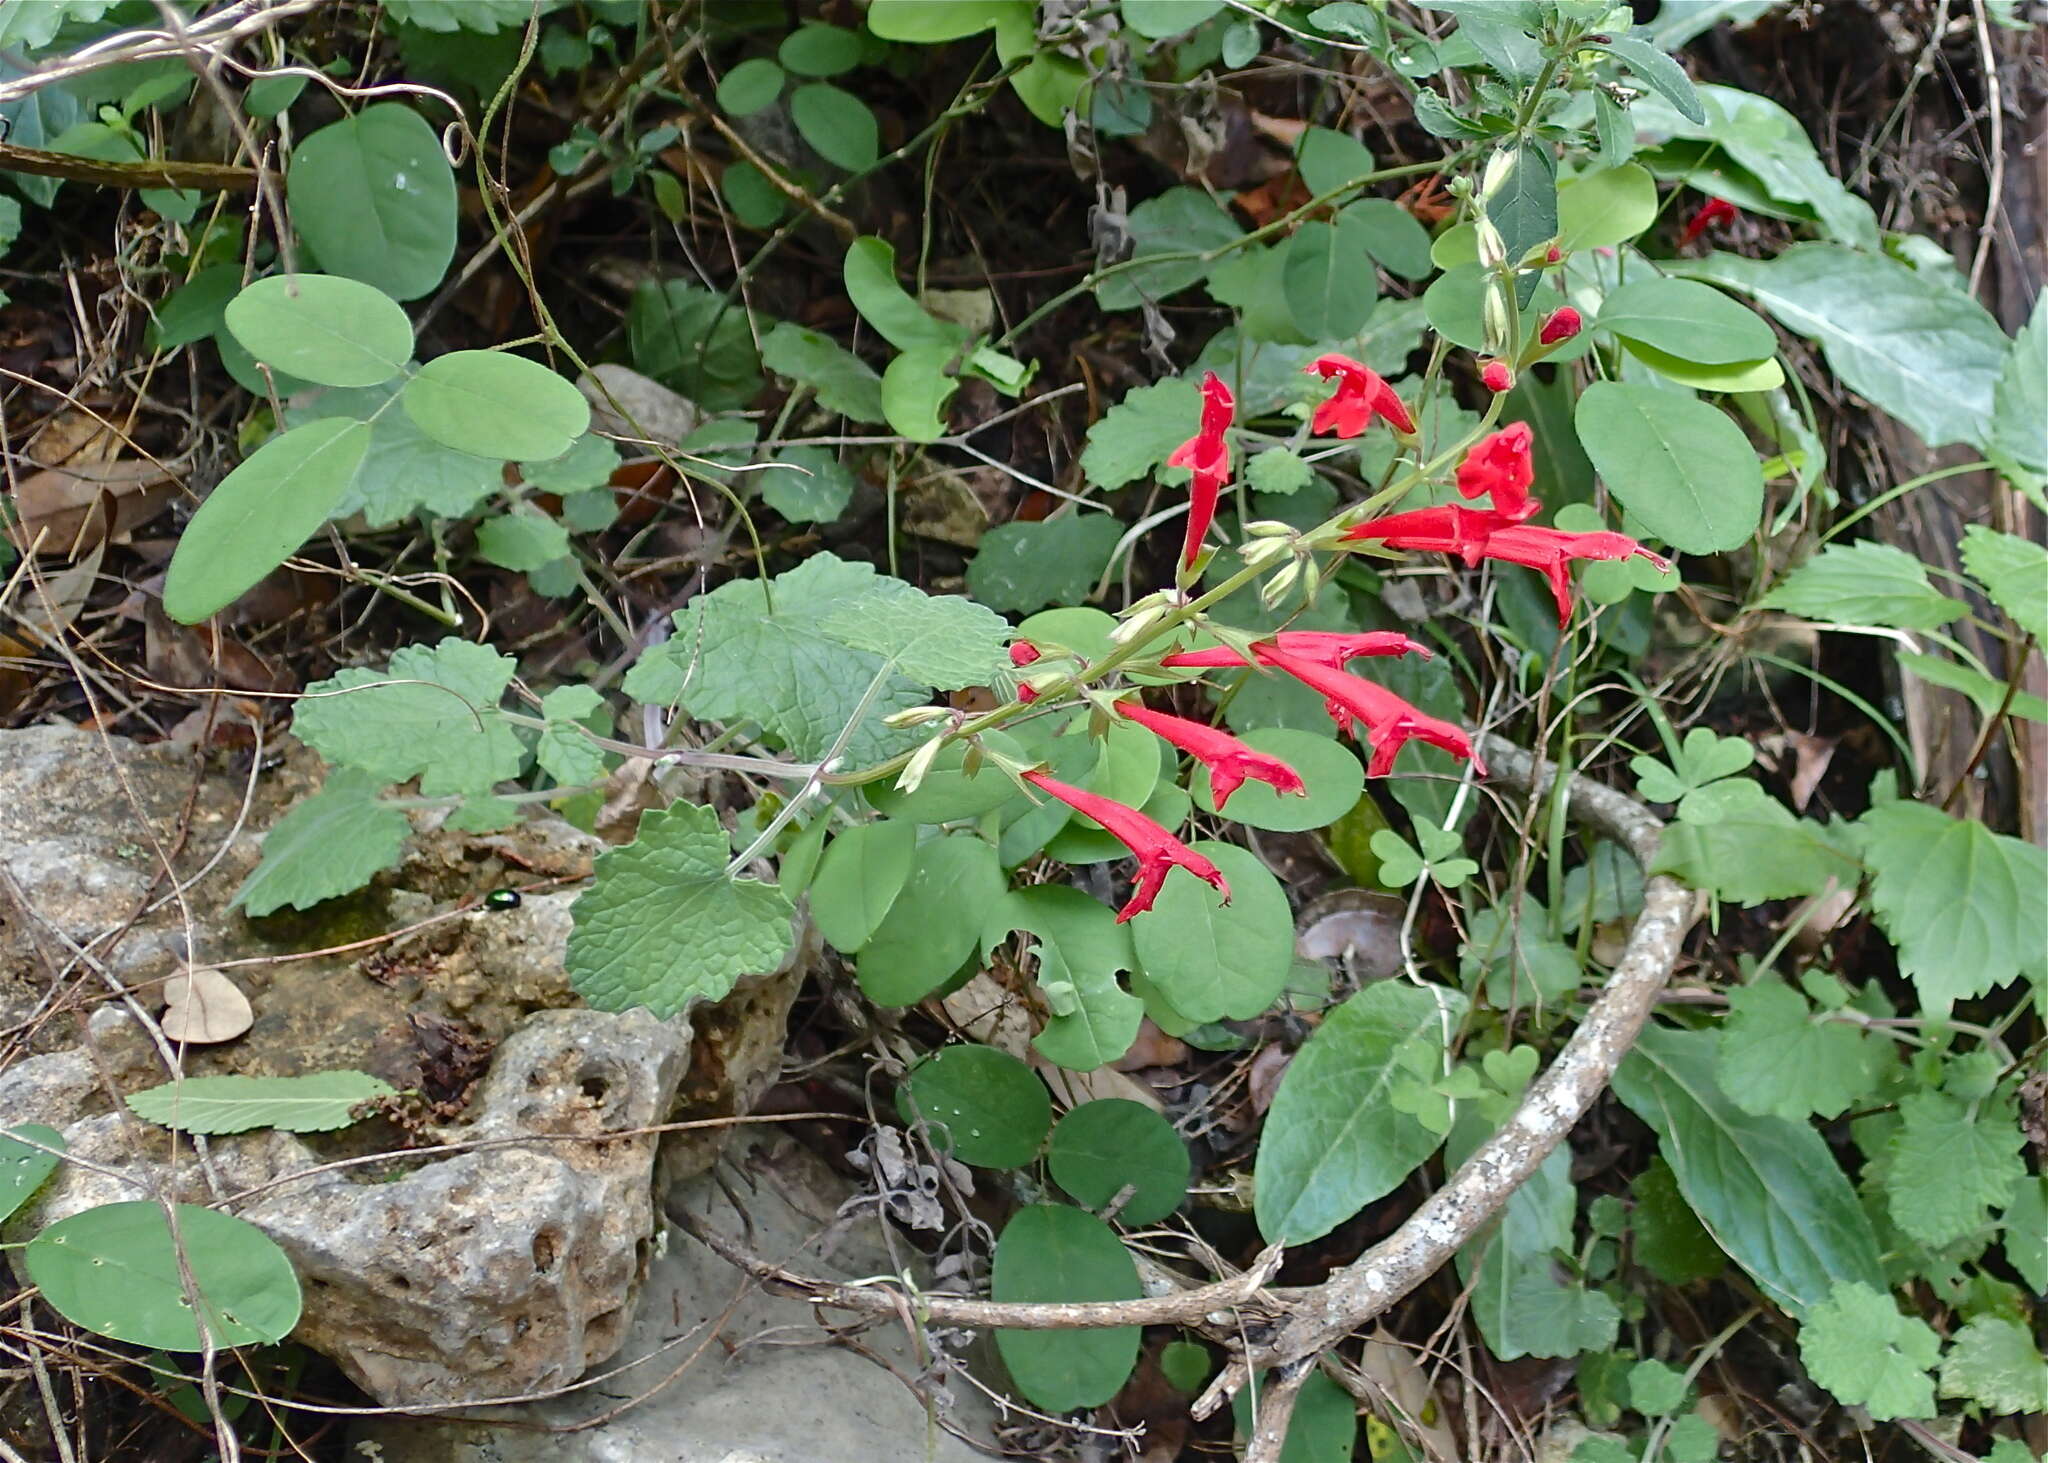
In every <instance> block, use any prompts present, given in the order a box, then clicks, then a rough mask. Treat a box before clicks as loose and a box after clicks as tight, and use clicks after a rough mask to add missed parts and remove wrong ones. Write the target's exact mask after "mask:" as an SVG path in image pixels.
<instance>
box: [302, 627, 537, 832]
mask: <svg viewBox="0 0 2048 1463" xmlns="http://www.w3.org/2000/svg"><path fill="white" fill-rule="evenodd" d="M514 669H515V666H514V663H513V661H512V658H511V657H510V656H507V655H499V654H498V653H497V652H496V651H494V650H491V649H490V648H489V647H487V646H482V645H477V644H474V643H472V642H470V641H467V640H457V639H454V638H452V637H451V638H449V639H446V640H443V641H442V642H441V643H440V644H439V645H435V646H425V645H409V646H407V647H406V648H405V649H403V650H401V651H399V652H398V653H397V654H396V655H394V656H392V657H391V664H390V667H389V668H388V669H386V670H384V671H381V672H380V671H373V670H346V671H342V672H341V673H340V674H339V675H336V676H332V677H330V678H329V679H327V680H324V681H317V682H315V683H314V684H313V685H310V686H308V687H307V688H306V694H305V696H304V697H303V698H301V699H300V701H299V703H298V707H297V710H296V711H295V712H294V714H293V718H292V731H293V732H294V733H295V734H296V735H297V736H298V738H299V740H300V741H302V742H304V743H306V745H308V746H310V747H312V748H313V749H314V750H315V751H316V752H318V753H319V754H320V755H321V756H323V757H325V758H326V759H327V760H328V761H329V762H332V763H334V764H336V765H337V766H341V767H355V768H360V769H361V770H362V771H364V772H366V773H368V774H370V776H372V777H373V778H375V779H376V780H377V781H379V782H381V783H394V782H404V781H406V780H407V779H408V778H413V777H417V778H419V779H420V791H421V792H422V793H424V794H425V795H427V796H428V797H435V796H439V795H442V794H446V793H483V792H489V791H490V790H491V788H492V787H493V786H495V785H496V784H497V783H500V782H502V781H504V780H505V779H506V778H508V777H514V776H517V775H518V772H519V764H520V762H521V761H522V759H523V754H522V750H521V747H520V744H519V738H518V737H517V736H515V735H514V734H513V731H512V728H511V726H510V725H508V724H507V723H506V721H505V719H504V717H503V715H502V714H501V713H500V711H499V707H498V702H499V699H500V698H501V697H503V696H504V694H505V688H506V687H507V686H509V685H511V683H512V674H513V671H514ZM341 692H346V693H347V694H345V695H344V694H335V693H341Z"/></svg>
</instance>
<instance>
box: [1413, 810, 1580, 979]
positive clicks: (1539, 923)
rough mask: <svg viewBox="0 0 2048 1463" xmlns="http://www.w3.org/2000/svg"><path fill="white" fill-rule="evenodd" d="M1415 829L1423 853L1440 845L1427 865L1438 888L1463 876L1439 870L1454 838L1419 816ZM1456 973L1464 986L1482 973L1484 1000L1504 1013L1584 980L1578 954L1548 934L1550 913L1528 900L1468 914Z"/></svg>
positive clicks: (1458, 840)
mask: <svg viewBox="0 0 2048 1463" xmlns="http://www.w3.org/2000/svg"><path fill="white" fill-rule="evenodd" d="M1415 829H1416V833H1417V834H1418V835H1419V836H1420V837H1421V838H1422V840H1423V844H1424V846H1425V847H1428V846H1429V845H1431V844H1432V843H1433V842H1435V841H1436V840H1437V839H1441V840H1442V842H1441V843H1440V844H1438V845H1437V847H1436V849H1435V850H1434V851H1432V853H1431V857H1430V859H1429V861H1428V863H1429V868H1430V872H1431V874H1432V875H1433V876H1435V877H1436V878H1437V881H1438V882H1439V883H1450V882H1451V880H1450V878H1449V877H1448V876H1449V875H1451V874H1454V873H1458V872H1464V871H1462V870H1458V869H1454V868H1445V867H1444V860H1445V857H1446V855H1447V854H1449V853H1454V852H1456V851H1457V850H1458V849H1459V848H1460V847H1461V846H1462V844H1463V842H1464V840H1463V838H1462V837H1461V836H1460V835H1459V834H1456V833H1447V832H1446V830H1444V829H1441V828H1436V827H1433V826H1432V825H1431V824H1430V823H1429V822H1428V821H1427V820H1425V819H1423V818H1422V817H1420V816H1419V815H1418V816H1417V818H1416V825H1415ZM1463 862H1465V863H1466V864H1467V865H1469V864H1470V860H1464V861H1463ZM1473 872H1476V870H1474V871H1473ZM1467 877H1470V874H1469V873H1468V874H1467ZM1459 968H1460V969H1461V971H1462V972H1463V973H1464V975H1465V977H1466V978H1467V979H1468V980H1471V979H1473V978H1475V977H1476V976H1477V975H1478V974H1479V973H1480V972H1481V971H1485V972H1486V994H1487V999H1488V1000H1490V1001H1492V1002H1494V1003H1495V1004H1496V1005H1499V1006H1503V1007H1512V1006H1516V1005H1519V1004H1521V1003H1523V1002H1526V1001H1531V1000H1534V1001H1556V1000H1561V999H1563V998H1564V997H1566V996H1568V995H1570V994H1571V993H1572V992H1573V991H1574V990H1576V989H1578V986H1579V982H1580V981H1581V980H1583V979H1584V978H1585V971H1584V970H1583V969H1582V968H1581V966H1580V963H1579V954H1578V951H1576V950H1574V949H1573V948H1572V947H1571V946H1570V945H1567V944H1565V943H1564V941H1562V940H1560V939H1558V938H1557V936H1556V935H1554V934H1552V933H1551V931H1550V916H1549V913H1548V912H1547V911H1546V910H1545V909H1544V907H1543V903H1542V901H1541V900H1539V899H1537V898H1536V897H1535V896H1534V895H1532V894H1524V895H1522V896H1521V898H1520V899H1516V900H1503V901H1502V902H1501V903H1499V904H1495V905H1490V906H1488V907H1487V908H1485V909H1481V910H1475V911H1474V912H1473V915H1472V922H1471V927H1470V936H1469V938H1468V939H1467V940H1466V943H1465V949H1464V951H1463V952H1462V958H1461V959H1460V962H1459Z"/></svg>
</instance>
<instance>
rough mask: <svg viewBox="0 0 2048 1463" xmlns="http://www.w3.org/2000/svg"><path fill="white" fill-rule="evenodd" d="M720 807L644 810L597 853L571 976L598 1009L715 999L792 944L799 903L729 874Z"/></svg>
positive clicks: (666, 1012) (659, 1009)
mask: <svg viewBox="0 0 2048 1463" xmlns="http://www.w3.org/2000/svg"><path fill="white" fill-rule="evenodd" d="M731 856H732V845H731V842H730V840H729V839H728V838H727V837H726V832H725V827H724V825H723V824H721V823H720V822H719V821H718V814H717V813H716V812H714V811H713V810H712V809H710V808H703V807H698V806H696V805H694V804H691V803H675V804H672V805H671V806H669V807H668V808H665V809H656V810H654V811H652V812H648V813H643V814H642V815H641V817H640V832H639V836H638V837H637V838H635V839H634V840H633V841H632V842H631V843H629V844H627V845H626V846H625V847H623V848H612V849H607V850H606V851H605V852H603V853H601V854H599V855H598V857H597V867H596V870H595V882H593V883H592V884H591V886H590V888H589V889H588V890H587V891H585V892H584V893H583V894H582V895H581V896H580V897H579V898H578V899H577V900H576V904H575V906H574V909H573V914H574V917H575V928H574V929H573V930H571V931H570V934H569V953H568V962H567V963H568V967H569V983H570V984H571V985H572V986H574V987H575V989H576V992H577V994H578V995H580V996H582V997H583V999H584V1000H585V1001H587V1002H589V1003H590V1005H591V1006H593V1007H595V1008H596V1009H597V1010H600V1011H626V1010H631V1009H632V1008H634V1007H636V1006H645V1007H646V1008H647V1009H648V1010H650V1011H652V1012H653V1013H654V1014H655V1015H657V1016H659V1017H661V1018H663V1019H664V1020H666V1019H667V1018H669V1017H671V1016H674V1015H677V1014H678V1013H680V1012H682V1011H685V1010H687V1009H688V1008H689V1007H690V1006H691V1005H693V1004H695V1003H696V1002H698V1001H716V1000H719V999H721V998H722V997H724V996H725V994H726V993H727V992H729V991H730V990H731V989H732V988H733V985H734V983H735V982H736V981H738V980H739V978H740V977H741V976H744V975H760V974H765V973H767V972H769V971H773V970H775V969H776V968H777V967H778V966H780V965H781V963H782V961H783V959H784V957H786V956H787V955H788V954H789V948H790V940H791V932H790V916H791V914H792V913H793V910H792V907H791V905H790V902H789V900H788V899H786V898H784V897H783V894H782V891H781V890H779V889H777V888H776V887H775V886H774V885H773V884H764V883H762V882H761V881H760V880H758V879H739V878H727V877H726V874H725V866H726V862H727V861H728V860H729V859H730V858H731Z"/></svg>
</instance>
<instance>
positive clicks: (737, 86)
mask: <svg viewBox="0 0 2048 1463" xmlns="http://www.w3.org/2000/svg"><path fill="white" fill-rule="evenodd" d="M792 39H794V38H793V37H792ZM782 82H783V75H782V68H781V67H780V66H777V65H776V64H775V63H774V62H773V61H770V60H769V59H768V58H767V57H766V56H753V57H750V58H748V59H747V60H745V61H742V62H740V64H739V65H737V66H735V67H733V68H732V70H730V71H728V72H726V73H725V75H723V76H721V77H719V78H718V91H717V93H716V95H717V97H718V105H719V106H721V107H723V108H725V110H726V111H727V112H728V113H730V114H731V115H732V116H735V117H751V116H753V115H754V113H756V112H758V111H761V110H762V109H763V108H766V107H772V106H774V105H775V99H776V98H777V97H779V96H781V95H782Z"/></svg>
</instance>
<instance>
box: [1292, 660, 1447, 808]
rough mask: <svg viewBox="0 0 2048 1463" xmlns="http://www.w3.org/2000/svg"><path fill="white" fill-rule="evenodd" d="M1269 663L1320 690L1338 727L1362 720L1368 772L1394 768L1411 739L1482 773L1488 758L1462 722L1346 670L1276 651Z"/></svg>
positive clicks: (1347, 728)
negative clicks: (1442, 717) (1462, 760)
mask: <svg viewBox="0 0 2048 1463" xmlns="http://www.w3.org/2000/svg"><path fill="white" fill-rule="evenodd" d="M1272 664H1273V665H1274V666H1275V667H1276V668H1277V669H1279V670H1283V671H1285V672H1287V674H1288V675H1290V676H1293V677H1294V679H1296V680H1297V681H1299V682H1301V683H1302V684H1303V685H1304V686H1307V687H1308V688H1309V689H1310V690H1312V691H1320V692H1321V693H1322V695H1323V708H1324V709H1325V710H1326V711H1328V712H1329V713H1330V719H1331V720H1332V721H1334V722H1336V723H1337V730H1338V731H1340V732H1349V733H1351V735H1353V736H1356V735H1357V734H1358V732H1357V723H1361V722H1362V723H1363V724H1364V726H1365V730H1366V737H1367V740H1368V741H1369V742H1370V743H1371V745H1372V761H1371V763H1370V764H1369V765H1368V766H1367V767H1366V769H1365V775H1366V776H1368V777H1385V776H1386V775H1387V774H1388V773H1389V772H1392V771H1393V770H1394V759H1395V758H1396V757H1398V756H1399V755H1400V754H1401V748H1403V747H1404V746H1406V745H1407V744H1408V743H1409V742H1411V741H1415V742H1427V743H1429V744H1430V745H1431V746H1433V747H1441V748H1443V749H1444V750H1445V751H1446V752H1449V753H1450V754H1451V755H1452V756H1455V757H1463V758H1465V759H1467V760H1468V761H1470V762H1471V764H1472V765H1473V766H1474V767H1476V768H1478V769H1479V772H1480V775H1481V776H1484V775H1485V773H1486V763H1485V762H1484V761H1483V760H1482V759H1481V758H1480V756H1479V753H1478V752H1476V751H1475V750H1473V747H1472V738H1471V737H1470V736H1469V735H1467V734H1466V732H1465V729H1464V728H1463V727H1460V726H1453V725H1452V724H1451V723H1450V722H1448V721H1441V720H1439V719H1437V718H1436V717H1434V716H1430V715H1428V714H1426V713H1425V712H1422V711H1420V710H1418V709H1416V708H1415V707H1413V706H1410V705H1409V704H1408V703H1407V702H1406V701H1403V700H1402V699H1401V698H1400V697H1399V696H1396V695H1395V694H1394V693H1393V692H1392V691H1389V690H1387V689H1386V687H1384V686H1375V685H1374V684H1373V683H1372V682H1371V681H1368V680H1363V679H1361V678H1360V677H1358V676H1354V675H1352V674H1351V673H1350V672H1349V671H1340V670H1332V669H1330V668H1329V667H1328V666H1321V665H1317V664H1316V663H1315V662H1313V661H1307V660H1302V659H1301V658H1299V657H1298V656H1292V655H1288V654H1287V653H1286V652H1284V651H1281V652H1277V653H1276V654H1274V656H1273V657H1272Z"/></svg>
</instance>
